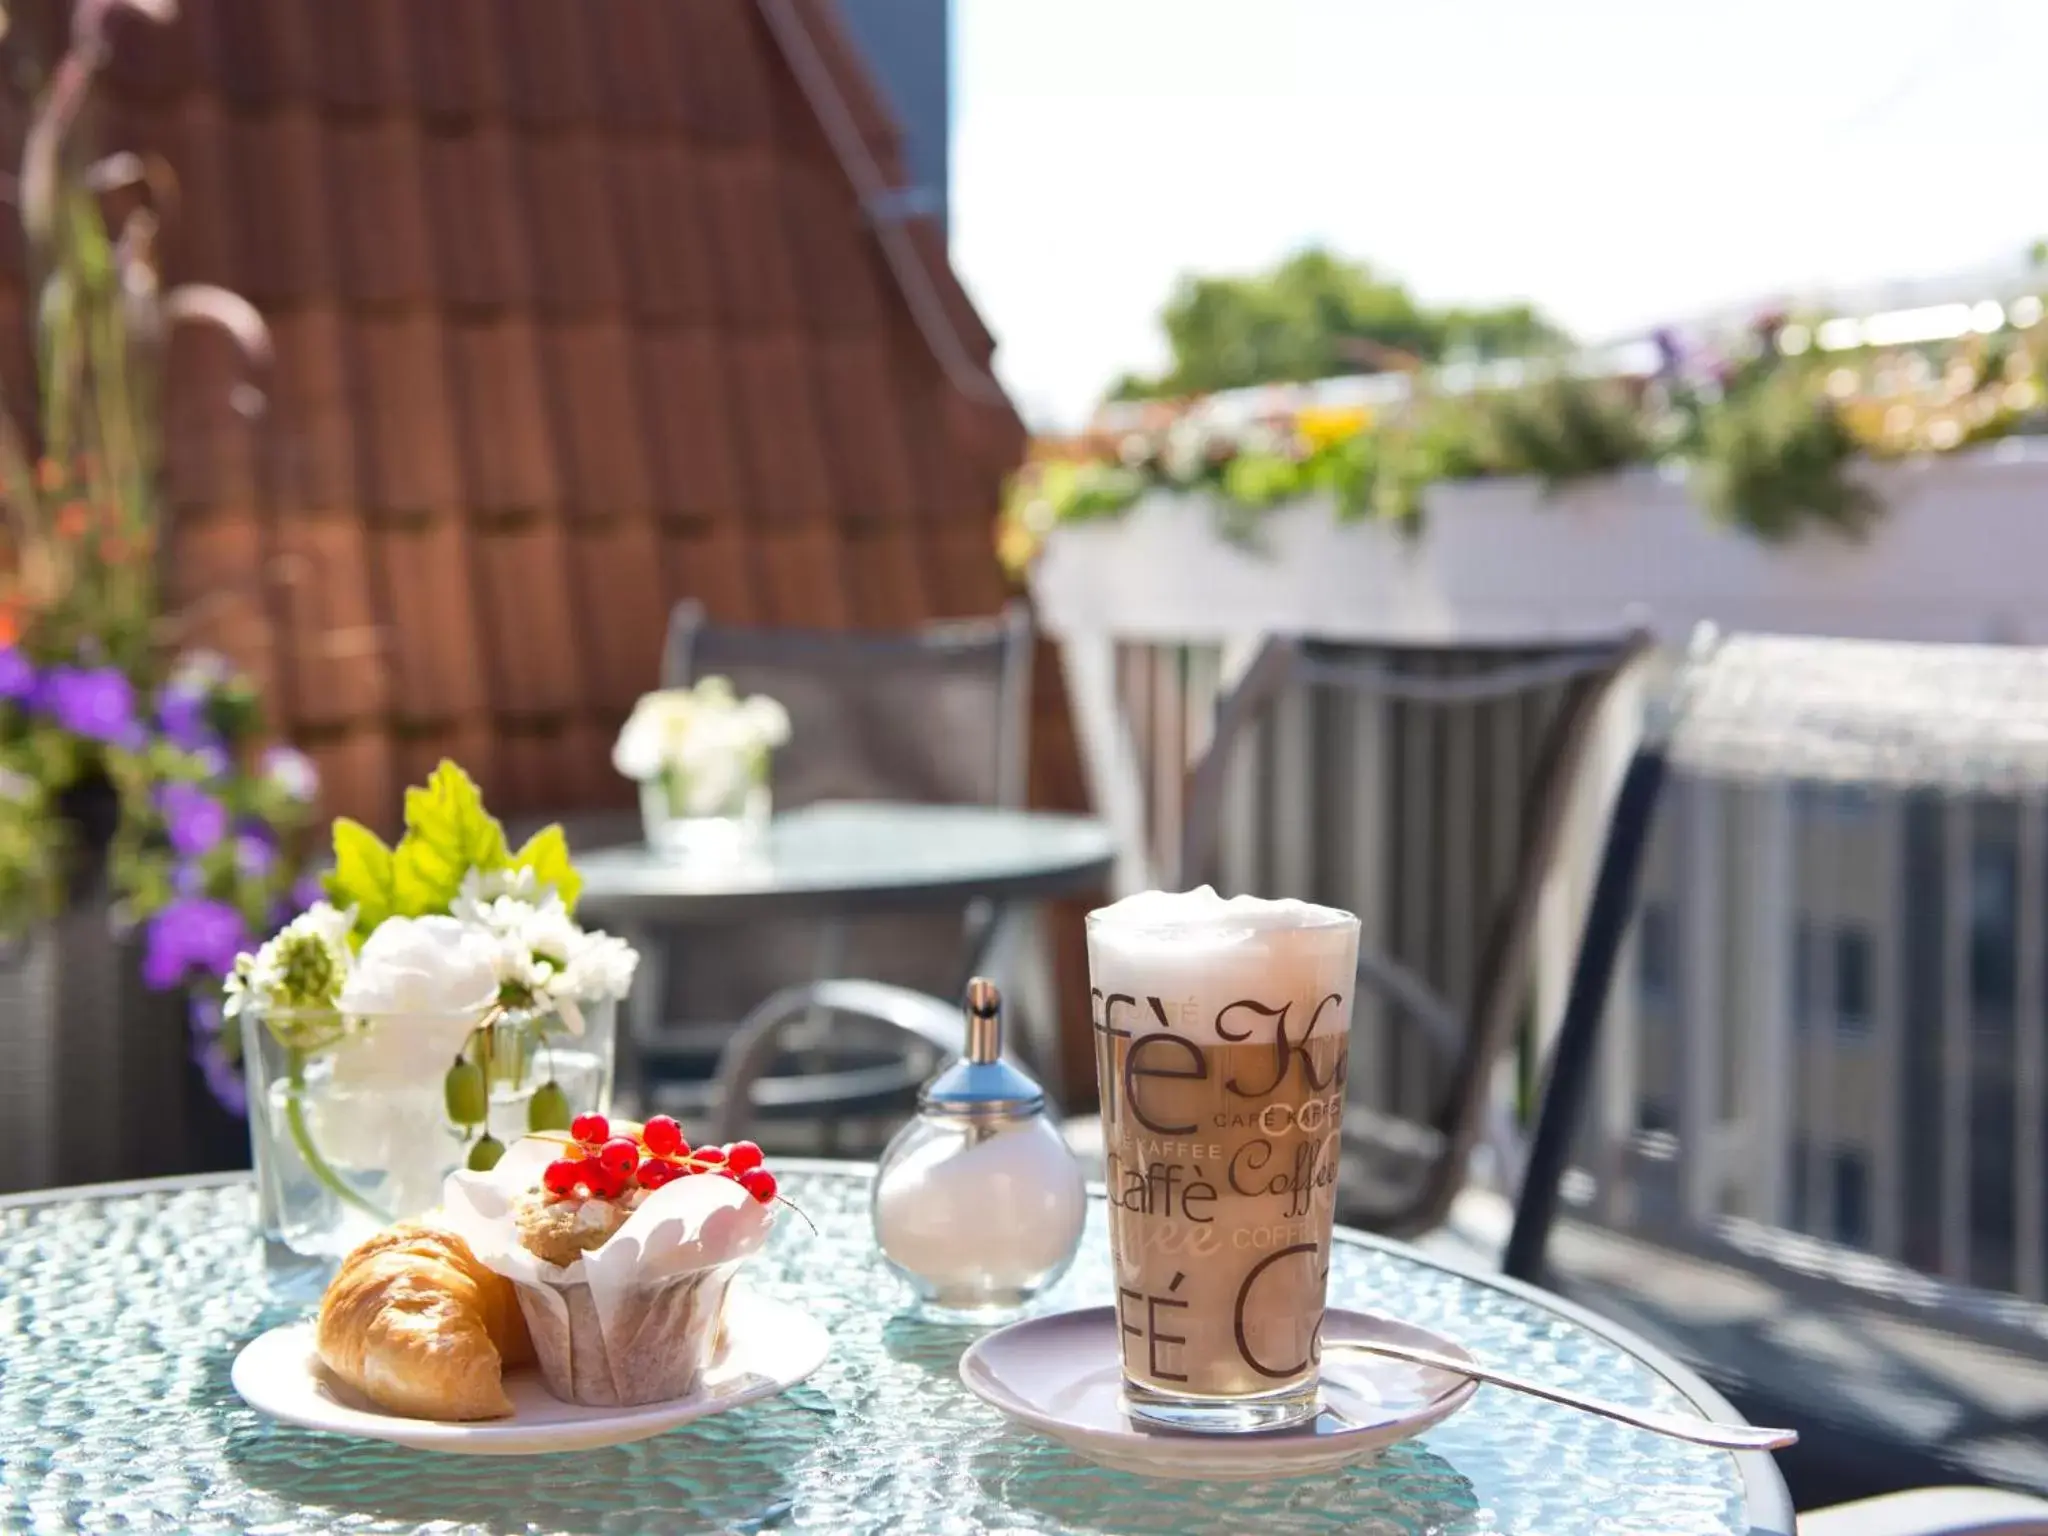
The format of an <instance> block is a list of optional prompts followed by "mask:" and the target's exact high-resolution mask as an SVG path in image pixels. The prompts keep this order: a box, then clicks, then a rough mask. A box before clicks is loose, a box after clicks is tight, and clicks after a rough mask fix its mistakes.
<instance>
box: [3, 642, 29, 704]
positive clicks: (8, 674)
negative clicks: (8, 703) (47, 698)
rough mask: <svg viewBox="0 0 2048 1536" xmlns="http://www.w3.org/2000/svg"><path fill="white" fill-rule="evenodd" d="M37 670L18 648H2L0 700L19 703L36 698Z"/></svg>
mask: <svg viewBox="0 0 2048 1536" xmlns="http://www.w3.org/2000/svg"><path fill="white" fill-rule="evenodd" d="M35 691H36V669H35V668H34V667H33V666H31V665H30V664H29V659H28V658H27V657H26V656H24V655H22V654H21V651H20V649H19V648H18V647H16V646H12V645H7V646H0V699H12V700H14V701H15V702H17V703H20V702H21V701H23V700H26V699H31V698H33V697H35Z"/></svg>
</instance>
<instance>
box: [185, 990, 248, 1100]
mask: <svg viewBox="0 0 2048 1536" xmlns="http://www.w3.org/2000/svg"><path fill="white" fill-rule="evenodd" d="M191 1012H192V1060H193V1061H194V1062H195V1063H197V1064H198V1067H199V1073H200V1076H201V1077H203V1078H205V1080H206V1087H207V1091H208V1092H209V1093H211V1094H212V1095H213V1096H214V1098H215V1099H216V1100H218V1101H219V1103H220V1105H221V1107H222V1108H223V1109H226V1110H228V1111H229V1112H230V1113H232V1114H237V1115H246V1114H247V1113H248V1112H249V1082H248V1079H247V1078H245V1077H244V1076H243V1075H242V1069H241V1068H240V1067H238V1066H237V1065H235V1063H233V1062H231V1061H229V1060H228V1052H227V1042H226V1041H225V1040H224V1039H223V1038H222V1035H221V1010H220V999H219V998H217V997H213V996H210V995H208V994H206V993H203V992H202V993H195V994H193V997H192V1011H191Z"/></svg>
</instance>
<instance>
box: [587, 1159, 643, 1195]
mask: <svg viewBox="0 0 2048 1536" xmlns="http://www.w3.org/2000/svg"><path fill="white" fill-rule="evenodd" d="M632 1178H633V1176H632V1175H631V1174H630V1173H613V1172H612V1171H611V1170H610V1169H609V1168H607V1167H605V1166H604V1165H603V1164H601V1163H592V1164H591V1165H590V1175H589V1179H588V1182H589V1184H590V1192H591V1194H592V1195H594V1196H596V1197H597V1198H598V1199H599V1200H616V1199H618V1198H619V1196H621V1195H623V1194H624V1193H625V1192H626V1186H627V1185H628V1184H629V1183H631V1182H632Z"/></svg>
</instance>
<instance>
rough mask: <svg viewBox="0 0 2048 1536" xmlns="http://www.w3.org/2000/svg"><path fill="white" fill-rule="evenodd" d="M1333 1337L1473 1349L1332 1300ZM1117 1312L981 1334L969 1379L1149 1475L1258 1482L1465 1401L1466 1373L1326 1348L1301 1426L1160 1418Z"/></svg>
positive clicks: (1365, 1454) (1366, 1447)
mask: <svg viewBox="0 0 2048 1536" xmlns="http://www.w3.org/2000/svg"><path fill="white" fill-rule="evenodd" d="M1323 1338H1324V1339H1325V1341H1330V1340H1337V1339H1353V1340H1370V1339H1385V1340H1387V1341H1389V1342H1393V1343H1400V1344H1408V1345H1413V1346H1416V1347H1418V1348H1421V1349H1428V1350H1433V1351H1435V1352H1436V1353H1437V1354H1440V1355H1451V1356H1454V1357H1462V1358H1464V1359H1467V1360H1469V1359H1471V1358H1472V1357H1471V1356H1470V1355H1469V1354H1466V1352H1465V1351H1464V1350H1463V1349H1461V1348H1459V1347H1458V1346H1457V1345H1456V1344H1453V1343H1452V1342H1451V1341H1450V1340H1448V1339H1445V1338H1440V1337H1439V1336H1438V1335H1436V1334H1433V1333H1431V1332H1430V1331H1429V1330H1428V1329H1426V1328H1417V1327H1414V1326H1413V1325H1411V1324H1408V1323H1400V1322H1395V1321H1394V1320H1393V1319H1392V1318H1386V1317H1375V1316H1373V1315H1372V1314H1371V1313H1368V1312H1345V1311H1340V1310H1338V1309H1337V1308H1334V1307H1333V1308H1331V1309H1330V1310H1329V1311H1328V1312H1326V1313H1325V1314H1324V1315H1323ZM1116 1346H1117V1336H1116V1312H1115V1309H1113V1308H1110V1307H1090V1308H1086V1309H1084V1310H1082V1311H1078V1312H1059V1313H1055V1314H1053V1315H1051V1316H1047V1317H1034V1318H1029V1319H1027V1320H1025V1321H1024V1322H1021V1323H1013V1324H1011V1325H1010V1326H1009V1327H1007V1328H1003V1329H999V1330H997V1331H996V1332H994V1333H991V1334H989V1335H988V1336H986V1337H985V1338H982V1339H978V1340H977V1341H975V1343H974V1344H973V1345H971V1346H970V1347H969V1348H968V1351H967V1353H966V1354H965V1355H963V1356H961V1359H960V1379H961V1380H962V1381H964V1382H965V1383H966V1384H967V1387H968V1390H969V1391H971V1392H973V1393H974V1394H975V1395H976V1396H977V1397H980V1398H981V1399H983V1400H984V1401H985V1402H988V1403H990V1404H992V1405H993V1406H994V1407H995V1408H996V1409H997V1410H999V1411H1000V1412H1001V1413H1003V1414H1004V1415H1005V1416H1006V1417H1008V1418H1011V1419H1014V1420H1016V1421H1017V1422H1018V1423H1020V1424H1026V1425H1029V1426H1030V1427H1031V1428H1033V1429H1037V1430H1042V1431H1044V1432H1045V1433H1046V1434H1048V1435H1051V1436H1052V1437H1053V1438H1054V1439H1055V1440H1058V1441H1060V1442H1061V1443H1062V1444H1064V1445H1066V1446H1067V1447H1068V1448H1069V1449H1071V1450H1074V1451H1078V1452H1079V1453H1080V1454H1081V1455H1083V1456H1086V1457H1087V1458H1088V1459H1089V1460H1091V1461H1098V1462H1100V1463H1102V1465H1104V1466H1106V1467H1111V1468H1113V1469H1115V1470H1116V1471H1119V1472H1135V1473H1138V1474H1139V1475H1140V1476H1144V1477H1186V1478H1200V1479H1203V1480H1205V1481H1210V1482H1253V1481H1263V1480H1265V1479H1267V1478H1277V1477H1306V1476H1309V1475H1310V1474H1313V1473H1318V1472H1334V1471H1336V1470H1337V1469H1338V1468H1340V1467H1346V1466H1350V1465H1351V1464H1352V1463H1354V1462H1359V1461H1365V1460H1368V1459H1370V1458H1371V1457H1373V1456H1376V1455H1378V1454H1379V1453H1380V1452H1381V1451H1383V1450H1385V1449H1386V1448H1387V1447H1388V1446H1390V1445H1394V1444H1397V1443H1399V1442H1400V1441H1403V1440H1406V1439H1409V1438H1410V1437H1411V1436H1414V1435H1419V1434H1421V1433H1422V1432H1423V1431H1424V1430H1425V1429H1428V1428H1429V1427H1430V1426H1431V1425H1432V1424H1437V1423H1440V1422H1442V1421H1443V1420H1444V1419H1447V1418H1449V1417H1450V1416H1451V1415H1452V1414H1454V1413H1456V1412H1457V1411H1458V1410H1459V1409H1460V1408H1462V1407H1464V1406H1465V1404H1466V1402H1467V1401H1468V1400H1469V1399H1470V1398H1471V1396H1472V1394H1473V1392H1475V1391H1476V1390H1478V1384H1477V1383H1475V1382H1474V1381H1473V1380H1472V1379H1471V1378H1470V1377H1468V1376H1457V1375H1453V1374H1452V1373H1450V1372H1448V1371H1436V1370H1431V1369H1429V1368H1428V1367H1426V1366H1415V1365H1409V1364H1407V1363H1406V1362H1404V1361H1400V1360H1383V1359H1375V1358H1373V1357H1372V1356H1370V1355H1354V1354H1342V1355H1340V1354H1338V1353H1336V1352H1335V1351H1330V1350H1326V1351H1325V1353H1324V1355H1323V1385H1322V1396H1323V1411H1322V1413H1321V1414H1320V1415H1319V1416H1318V1417H1317V1418H1316V1419H1315V1420H1313V1421H1312V1422H1310V1423H1307V1424H1303V1425H1300V1426H1298V1427H1296V1428H1293V1429H1276V1430H1266V1431H1262V1432H1260V1433H1257V1434H1248V1435H1207V1434H1186V1433H1178V1432H1175V1431H1173V1430H1168V1429H1156V1428H1153V1427H1151V1426H1149V1425H1146V1424H1144V1423H1141V1422H1140V1421H1138V1420H1135V1419H1133V1418H1131V1416H1130V1415H1129V1414H1128V1413H1126V1412H1125V1411H1124V1405H1123V1372H1122V1369H1121V1367H1120V1365H1119V1364H1118V1361H1117V1347H1116Z"/></svg>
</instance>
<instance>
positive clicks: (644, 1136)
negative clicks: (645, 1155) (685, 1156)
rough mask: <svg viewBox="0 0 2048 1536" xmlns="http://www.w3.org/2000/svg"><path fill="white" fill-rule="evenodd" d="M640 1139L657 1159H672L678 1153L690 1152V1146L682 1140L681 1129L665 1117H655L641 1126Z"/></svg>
mask: <svg viewBox="0 0 2048 1536" xmlns="http://www.w3.org/2000/svg"><path fill="white" fill-rule="evenodd" d="M640 1139H641V1140H642V1141H644V1142H646V1143H647V1150H648V1151H650V1152H652V1153H654V1154H655V1155H656V1156H657V1157H674V1156H675V1155H676V1154H677V1153H679V1152H687V1151H689V1150H690V1144H689V1143H688V1142H686V1141H684V1140H683V1128H682V1127H681V1126H680V1125H677V1124H676V1123H675V1121H673V1120H671V1119H670V1118H669V1117H668V1116H667V1115H656V1116H655V1117H654V1118H653V1119H652V1120H650V1121H648V1122H647V1124H645V1125H644V1126H642V1127H641V1128H640Z"/></svg>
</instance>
